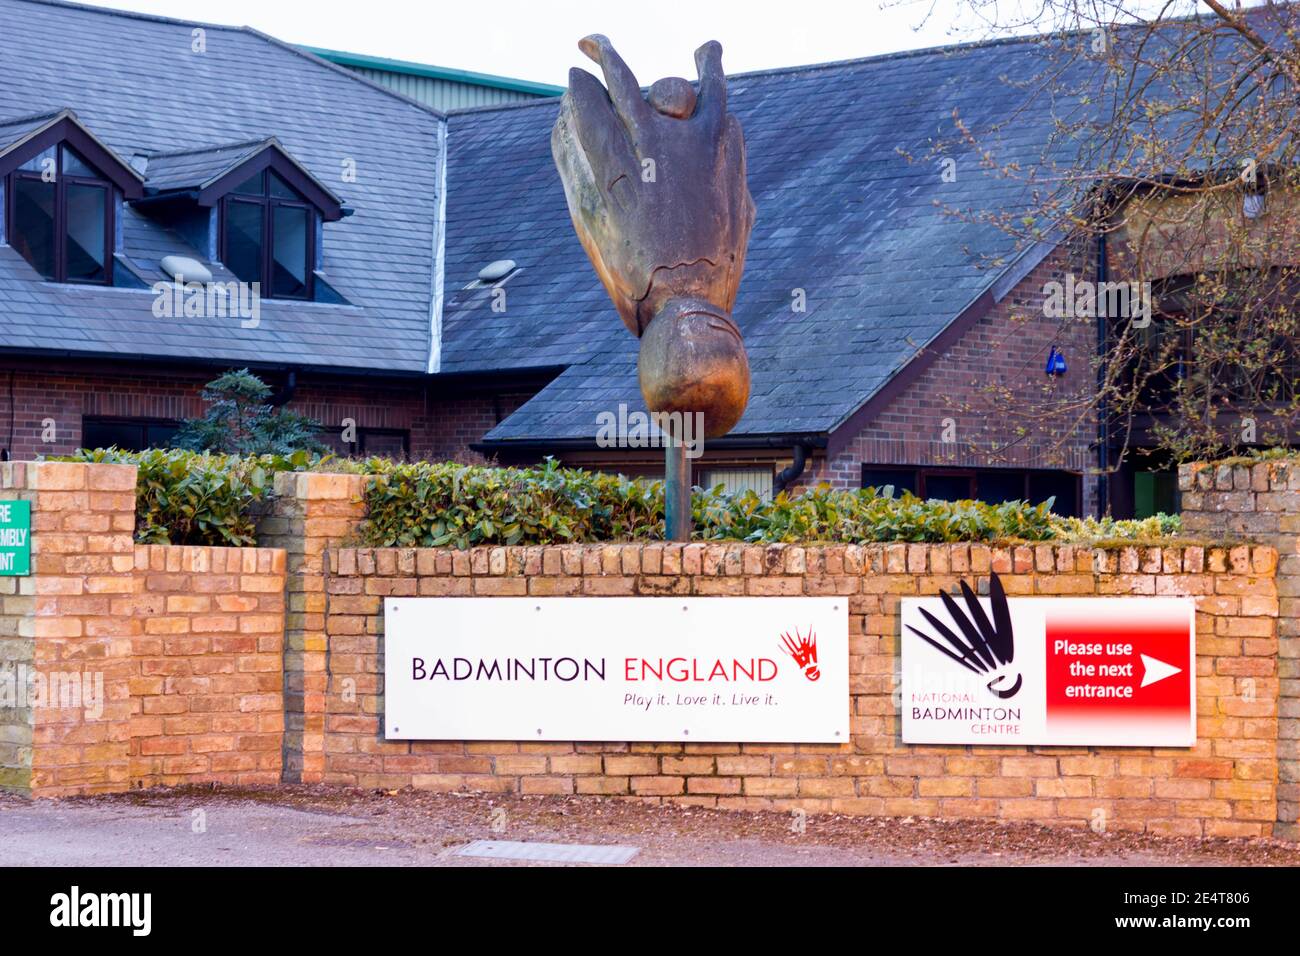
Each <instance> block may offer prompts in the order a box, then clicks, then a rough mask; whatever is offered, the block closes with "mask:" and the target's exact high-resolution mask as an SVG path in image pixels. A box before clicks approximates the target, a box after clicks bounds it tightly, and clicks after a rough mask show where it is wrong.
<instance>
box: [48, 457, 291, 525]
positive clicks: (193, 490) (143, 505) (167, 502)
mask: <svg viewBox="0 0 1300 956" xmlns="http://www.w3.org/2000/svg"><path fill="white" fill-rule="evenodd" d="M64 460H65V461H102V462H109V463H114V464H130V465H135V466H136V468H137V469H138V470H139V471H138V477H137V479H136V487H135V498H136V502H135V537H136V540H137V541H140V542H142V543H144V544H204V545H224V546H229V547H251V546H253V545H256V544H257V533H256V531H257V521H258V519H259V518H260V517H261V515H262V514H263V513H264V511H265V509H266V506H267V503H268V498H269V496H270V493H271V488H272V480H273V475H274V474H275V472H277V471H294V470H301V469H303V468H307V467H310V466H311V465H312V464H313V463H314V462H315V461H316V459H313V458H312V457H311V456H310V455H308V454H307V453H305V452H299V453H296V454H294V455H289V456H284V455H260V456H256V457H252V458H240V457H238V456H235V455H219V454H211V453H205V452H194V451H183V450H180V449H151V450H149V451H142V452H126V451H119V450H118V449H116V448H108V449H102V448H101V449H96V450H95V451H85V450H83V451H80V452H78V453H77V454H75V455H71V456H68V457H67V458H65V459H64Z"/></svg>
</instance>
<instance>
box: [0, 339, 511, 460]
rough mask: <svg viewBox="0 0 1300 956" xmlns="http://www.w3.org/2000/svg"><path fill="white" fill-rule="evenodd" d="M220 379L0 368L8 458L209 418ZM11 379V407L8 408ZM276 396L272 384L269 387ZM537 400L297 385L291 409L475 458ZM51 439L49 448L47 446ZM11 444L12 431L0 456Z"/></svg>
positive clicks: (319, 382) (154, 371) (323, 382)
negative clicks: (153, 424) (10, 424)
mask: <svg viewBox="0 0 1300 956" xmlns="http://www.w3.org/2000/svg"><path fill="white" fill-rule="evenodd" d="M217 374H218V370H215V369H211V370H191V369H177V368H159V367H154V366H148V365H141V366H139V367H137V368H134V369H132V370H131V371H129V372H124V371H121V370H120V368H119V367H117V366H108V365H106V364H104V363H85V362H82V363H57V362H24V363H22V364H21V365H20V366H8V367H6V366H5V365H4V364H0V421H5V422H7V421H8V420H9V417H10V414H11V412H12V415H13V420H14V429H13V441H12V447H10V448H9V452H10V457H12V458H14V459H23V458H35V457H36V456H37V455H66V454H70V453H71V452H73V451H75V450H76V449H77V448H79V447H80V446H81V444H82V419H83V418H84V417H86V416H96V417H106V418H157V419H167V420H180V419H184V418H194V417H197V416H199V415H202V414H203V410H204V403H203V401H202V400H201V398H200V396H199V393H200V392H201V391H202V389H203V386H204V384H205V383H207V382H209V381H211V380H212V379H213V378H215V377H216V376H217ZM10 376H12V385H13V402H12V407H11V403H10V399H9V385H10V381H9V380H10ZM268 382H269V383H270V384H272V386H273V387H275V385H276V380H275V378H274V377H271V378H270V379H268ZM532 394H534V392H533V391H528V390H512V391H510V392H507V393H502V394H500V395H461V396H454V397H448V396H433V395H430V394H427V393H426V389H425V387H424V384H423V383H421V382H413V381H394V380H384V379H378V378H376V379H373V380H369V381H356V380H348V379H346V378H337V377H336V378H328V379H324V378H313V377H311V376H307V375H302V376H299V385H298V388H297V390H296V391H295V393H294V397H293V400H292V401H291V402H290V403H289V407H290V408H291V409H293V410H294V411H296V412H299V413H301V414H304V415H308V416H310V417H312V418H315V419H316V420H317V421H319V422H320V423H321V424H322V425H324V426H325V427H327V428H340V427H342V424H343V421H344V420H345V419H351V420H352V421H353V422H355V423H356V425H357V427H358V428H382V429H398V430H403V431H408V432H409V433H410V453H411V456H412V457H414V458H435V459H437V458H452V457H458V456H465V455H468V454H470V452H469V445H470V443H471V442H476V441H478V440H479V439H480V438H482V437H483V434H484V433H485V432H487V431H488V430H489V429H491V428H492V426H494V425H495V424H496V423H497V422H498V421H500V420H501V419H502V418H503V417H505V416H506V415H509V414H510V413H511V412H513V411H514V410H515V409H516V408H518V407H519V406H520V405H522V404H523V403H524V402H525V401H527V399H528V398H530V397H531V396H532ZM47 439H52V440H47ZM7 443H8V430H7V429H6V430H5V432H4V434H3V435H0V447H5V445H6V444H7Z"/></svg>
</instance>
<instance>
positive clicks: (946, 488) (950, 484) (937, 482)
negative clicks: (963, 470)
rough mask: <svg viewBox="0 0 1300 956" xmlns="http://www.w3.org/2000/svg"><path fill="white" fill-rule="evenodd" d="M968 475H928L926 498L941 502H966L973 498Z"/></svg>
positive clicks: (926, 479) (926, 477) (926, 478)
mask: <svg viewBox="0 0 1300 956" xmlns="http://www.w3.org/2000/svg"><path fill="white" fill-rule="evenodd" d="M970 486H971V480H970V477H969V476H968V475H926V476H925V496H926V497H927V498H938V499H939V500H940V501H964V500H965V499H967V498H969V497H970V496H971V493H970V491H971V488H970Z"/></svg>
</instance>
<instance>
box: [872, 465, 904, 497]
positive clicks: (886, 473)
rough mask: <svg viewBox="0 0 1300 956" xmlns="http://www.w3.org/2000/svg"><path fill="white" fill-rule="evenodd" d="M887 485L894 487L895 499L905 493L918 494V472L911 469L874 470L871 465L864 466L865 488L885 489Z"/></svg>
mask: <svg viewBox="0 0 1300 956" xmlns="http://www.w3.org/2000/svg"><path fill="white" fill-rule="evenodd" d="M885 485H893V486H894V497H895V498H897V497H899V496H901V495H902V494H903V492H905V491H907V492H910V493H912V494H916V471H915V470H913V469H911V468H906V469H903V468H872V467H871V466H869V465H864V466H863V468H862V487H863V488H884V487H885Z"/></svg>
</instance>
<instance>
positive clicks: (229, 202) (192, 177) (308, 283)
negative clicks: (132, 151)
mask: <svg viewBox="0 0 1300 956" xmlns="http://www.w3.org/2000/svg"><path fill="white" fill-rule="evenodd" d="M143 159H144V167H145V173H146V179H145V198H144V199H143V200H141V201H140V202H139V203H137V204H136V205H137V208H141V209H149V208H150V207H153V208H155V209H157V210H159V211H160V212H159V214H160V215H162V214H163V213H164V212H165V214H166V215H167V216H169V217H170V221H172V222H174V223H175V222H181V223H184V222H186V221H187V220H193V219H195V217H196V215H199V214H201V216H202V219H201V223H200V224H198V225H195V224H193V223H192V224H191V225H192V226H193V228H191V229H190V232H191V233H193V234H195V235H196V236H203V237H206V236H208V235H214V236H215V237H216V243H215V248H209V249H205V250H204V253H205V254H206V255H208V256H211V257H213V258H215V259H216V260H218V261H219V262H220V263H221V264H222V265H224V266H225V267H226V269H228V270H229V271H230V272H231V273H232V274H233V275H234V276H235V278H237V279H239V280H240V281H241V282H244V283H248V284H249V285H251V284H253V283H257V284H258V289H259V293H260V295H261V297H262V298H276V299H306V300H318V301H328V302H338V301H340V298H339V296H338V293H337V292H335V291H334V290H332V289H331V288H330V287H329V284H328V283H327V282H326V281H325V280H324V279H323V278H321V277H319V276H317V275H316V270H317V267H318V265H317V264H318V262H319V260H320V258H321V256H320V249H319V246H320V241H319V238H320V235H321V224H322V223H325V222H336V221H338V220H339V219H342V218H343V217H344V216H345V215H347V214H348V213H349V212H350V211H351V210H348V209H345V208H344V206H343V204H342V202H341V201H340V200H339V198H338V197H337V196H335V195H334V193H332V192H331V191H330V190H329V189H327V188H326V187H325V186H324V184H322V183H321V182H320V181H319V180H318V179H316V178H315V177H314V176H312V174H311V173H309V172H308V171H307V170H306V168H305V167H303V166H302V164H300V163H299V162H298V161H297V160H295V159H294V158H293V157H292V156H290V155H289V153H288V152H286V151H285V149H284V147H283V146H281V145H280V143H279V141H278V140H276V139H275V138H274V137H272V138H270V139H264V140H254V141H250V142H243V143H228V144H225V145H220V146H204V147H198V148H195V149H189V150H183V151H181V152H172V153H152V154H149V155H148V156H146V157H143ZM211 215H215V217H216V219H215V226H216V228H215V229H214V230H212V231H211V232H209V231H208V230H209V226H210V223H211V220H210V218H209V217H210V216H211ZM196 248H198V247H196Z"/></svg>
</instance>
